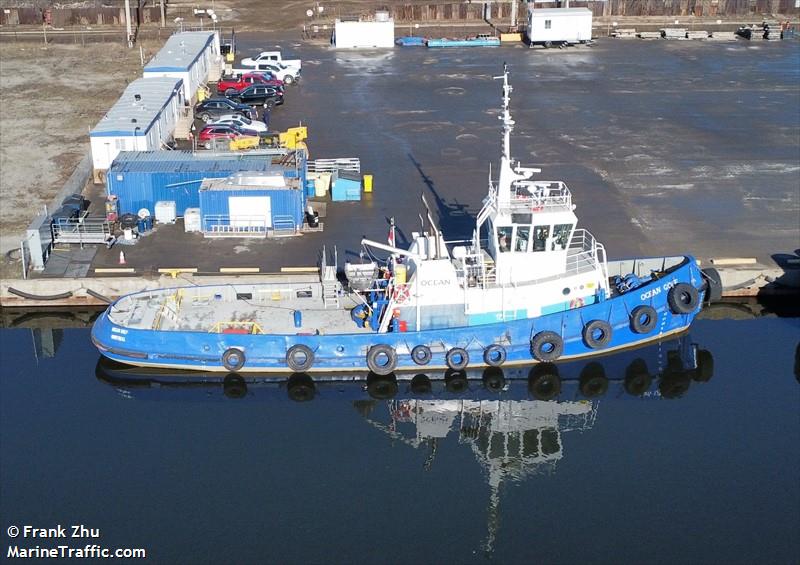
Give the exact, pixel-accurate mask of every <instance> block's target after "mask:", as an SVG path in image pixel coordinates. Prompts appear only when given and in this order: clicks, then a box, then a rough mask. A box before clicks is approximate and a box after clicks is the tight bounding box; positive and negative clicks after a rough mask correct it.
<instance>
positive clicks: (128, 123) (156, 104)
mask: <svg viewBox="0 0 800 565" xmlns="http://www.w3.org/2000/svg"><path fill="white" fill-rule="evenodd" d="M182 84H183V80H182V79H179V78H171V77H158V78H155V77H154V78H139V79H136V80H135V81H133V82H132V83H130V84H129V85H128V87H127V88H126V89H125V91H124V92H123V93H122V96H120V97H119V100H117V103H116V104H114V105H113V106H112V107H111V109H110V110H109V111H108V112H107V113H106V115H105V116H103V118H102V119H101V120H100V121H99V122H98V123H97V125H96V126H95V127H94V129H93V130H92V131H91V132H90V133H89V137H122V136H143V135H147V132H148V131H150V128H151V127H152V126H153V124H154V123H155V122H156V120H157V119H158V117H159V116H160V115H161V111H162V110H163V109H164V108H165V107H166V106H167V104H169V101H170V100H171V99H172V97H173V96H175V94H176V93H177V92H178V91H179V90H180V88H181V86H182ZM137 95H138V96H139V99H138V100H137V99H136V96H137ZM136 128H138V129H136Z"/></svg>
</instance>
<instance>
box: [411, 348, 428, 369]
mask: <svg viewBox="0 0 800 565" xmlns="http://www.w3.org/2000/svg"><path fill="white" fill-rule="evenodd" d="M432 358H433V353H431V348H430V347H428V346H427V345H416V346H414V348H413V349H412V350H411V360H412V361H414V363H416V364H417V365H427V364H428V363H430V362H431V359H432Z"/></svg>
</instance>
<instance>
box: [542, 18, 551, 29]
mask: <svg viewBox="0 0 800 565" xmlns="http://www.w3.org/2000/svg"><path fill="white" fill-rule="evenodd" d="M551 21H552V20H545V21H544V29H550V22H551Z"/></svg>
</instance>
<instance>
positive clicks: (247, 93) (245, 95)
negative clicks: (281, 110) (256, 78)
mask: <svg viewBox="0 0 800 565" xmlns="http://www.w3.org/2000/svg"><path fill="white" fill-rule="evenodd" d="M229 99H230V100H235V101H236V102H240V103H242V104H252V105H254V106H264V108H272V107H273V106H280V105H281V104H283V92H281V91H280V90H278V89H277V88H276V87H274V86H264V85H260V84H254V85H251V86H248V87H247V88H244V89H242V90H240V91H239V92H236V93H234V94H231V95H229Z"/></svg>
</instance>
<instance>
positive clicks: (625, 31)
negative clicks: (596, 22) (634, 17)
mask: <svg viewBox="0 0 800 565" xmlns="http://www.w3.org/2000/svg"><path fill="white" fill-rule="evenodd" d="M611 37H616V38H618V39H631V38H634V37H636V28H633V27H626V28H619V29H615V30H614V31H612V32H611Z"/></svg>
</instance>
